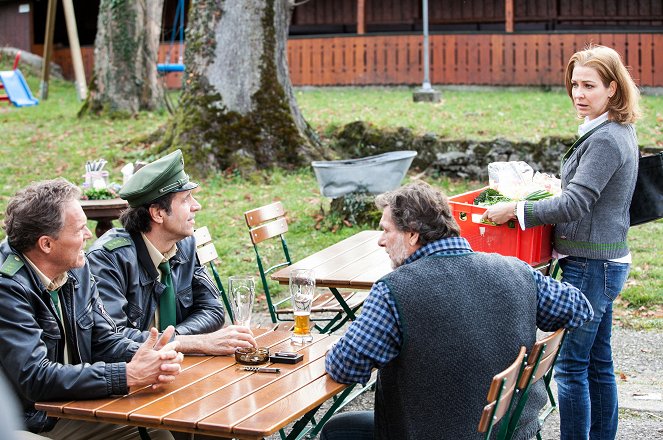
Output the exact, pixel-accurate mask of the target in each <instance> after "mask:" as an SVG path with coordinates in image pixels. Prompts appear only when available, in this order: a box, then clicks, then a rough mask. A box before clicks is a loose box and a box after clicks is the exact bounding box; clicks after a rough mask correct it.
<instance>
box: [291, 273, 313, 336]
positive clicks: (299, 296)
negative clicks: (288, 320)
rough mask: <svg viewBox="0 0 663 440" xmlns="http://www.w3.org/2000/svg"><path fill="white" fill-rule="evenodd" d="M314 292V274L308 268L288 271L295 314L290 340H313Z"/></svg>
mask: <svg viewBox="0 0 663 440" xmlns="http://www.w3.org/2000/svg"><path fill="white" fill-rule="evenodd" d="M314 294H315V276H314V275H313V271H312V270H310V269H296V270H292V271H290V297H291V300H292V310H293V314H294V315H295V329H294V330H293V331H292V336H291V337H290V340H291V341H292V342H293V343H295V344H303V343H304V342H310V341H312V340H313V336H311V321H310V315H311V303H312V302H313V295H314Z"/></svg>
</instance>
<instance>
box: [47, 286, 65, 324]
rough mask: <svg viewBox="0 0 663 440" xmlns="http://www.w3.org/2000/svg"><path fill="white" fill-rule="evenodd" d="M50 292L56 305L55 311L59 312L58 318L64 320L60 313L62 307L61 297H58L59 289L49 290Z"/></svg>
mask: <svg viewBox="0 0 663 440" xmlns="http://www.w3.org/2000/svg"><path fill="white" fill-rule="evenodd" d="M48 293H49V294H50V295H51V301H53V305H54V306H55V313H57V314H58V318H60V320H62V315H60V307H59V306H58V304H59V302H60V299H59V298H58V291H57V290H49V291H48Z"/></svg>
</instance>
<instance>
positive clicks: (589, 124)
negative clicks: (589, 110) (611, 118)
mask: <svg viewBox="0 0 663 440" xmlns="http://www.w3.org/2000/svg"><path fill="white" fill-rule="evenodd" d="M607 120H608V112H605V113H603V114H602V115H601V116H599V117H598V118H596V119H592V120H591V121H590V120H589V118H588V117H587V116H585V122H583V123H582V124H580V125H579V126H578V136H582V135H584V134H585V133H587V132H588V131H589V130H591V129H592V128H595V127H598V126H599V124H602V123H604V122H605V121H607Z"/></svg>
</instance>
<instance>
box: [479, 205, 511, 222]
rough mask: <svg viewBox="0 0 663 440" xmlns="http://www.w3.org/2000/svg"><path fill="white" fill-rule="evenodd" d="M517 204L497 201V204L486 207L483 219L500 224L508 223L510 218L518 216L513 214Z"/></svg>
mask: <svg viewBox="0 0 663 440" xmlns="http://www.w3.org/2000/svg"><path fill="white" fill-rule="evenodd" d="M516 205H517V204H516V202H502V203H496V204H495V205H493V206H490V207H488V209H486V212H484V213H483V216H482V217H481V220H489V221H491V222H493V223H496V224H498V225H501V224H502V223H506V222H508V221H509V220H511V219H514V218H516V216H515V215H513V212H514V210H515V209H516Z"/></svg>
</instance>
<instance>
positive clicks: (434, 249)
mask: <svg viewBox="0 0 663 440" xmlns="http://www.w3.org/2000/svg"><path fill="white" fill-rule="evenodd" d="M468 252H473V251H472V248H471V247H470V243H469V242H468V241H467V240H466V239H464V238H463V237H449V238H441V239H439V240H437V241H433V242H431V243H428V244H426V245H424V246H422V247H420V248H419V249H417V250H416V251H414V253H413V254H412V255H410V256H409V257H407V259H406V260H405V263H403V264H410V263H412V262H413V261H416V260H418V259H419V258H423V257H427V256H428V255H433V254H440V255H461V254H466V253H468Z"/></svg>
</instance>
